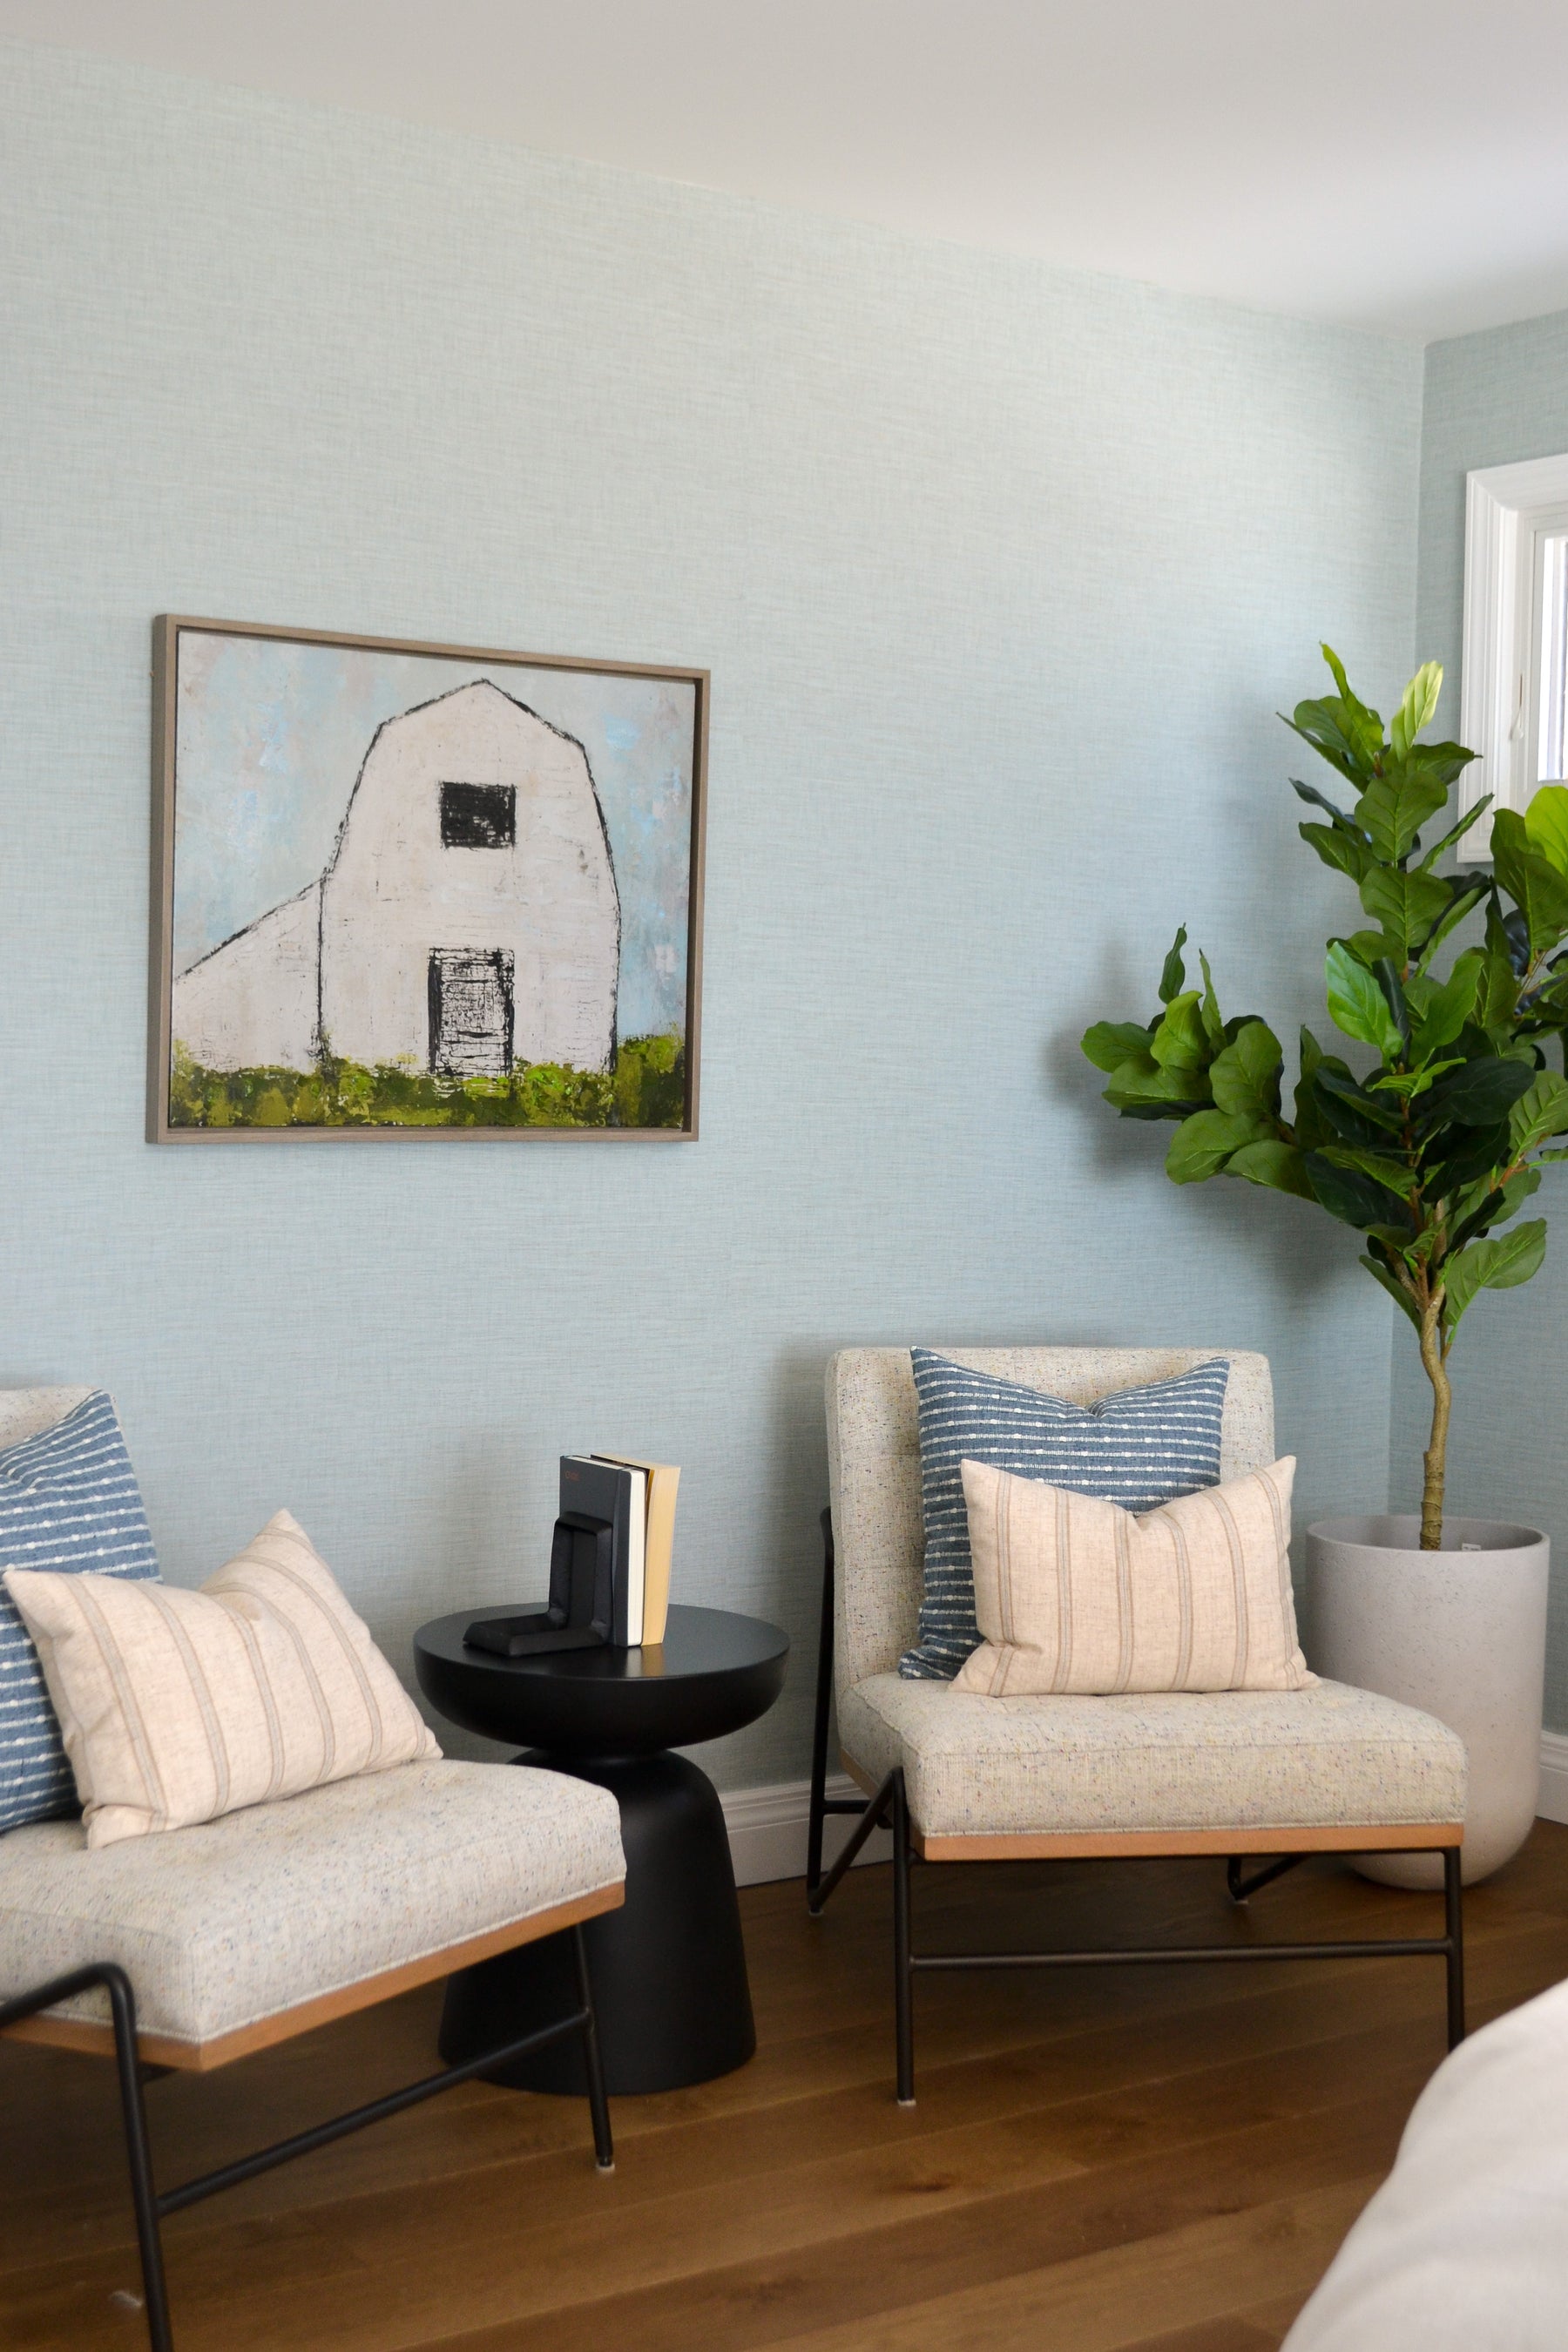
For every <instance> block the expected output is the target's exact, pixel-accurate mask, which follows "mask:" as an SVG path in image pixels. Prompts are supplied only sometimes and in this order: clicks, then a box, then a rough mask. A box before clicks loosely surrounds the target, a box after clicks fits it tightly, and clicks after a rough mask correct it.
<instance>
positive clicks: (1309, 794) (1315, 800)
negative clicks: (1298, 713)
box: [1285, 719, 1362, 841]
mask: <svg viewBox="0 0 1568 2352" xmlns="http://www.w3.org/2000/svg"><path fill="white" fill-rule="evenodd" d="M1285 723H1286V725H1287V726H1289V723H1290V722H1289V719H1287V720H1286V722H1285ZM1290 790H1291V791H1292V792H1293V793H1297V794H1298V795H1299V796H1300V799H1302V800H1304V801H1306V802H1307V803H1309V804H1310V806H1311V807H1313V808H1321V810H1322V812H1323V814H1324V815H1325V816H1327V817H1330V818H1331V820H1332V822H1333V824H1334V827H1335V829H1336V831H1338V832H1340V833H1352V834H1354V835H1355V837H1356V839H1357V840H1358V841H1359V840H1360V839H1361V838H1362V835H1361V828H1360V826H1359V825H1358V824H1356V821H1355V819H1354V817H1352V816H1347V815H1346V814H1345V812H1344V810H1343V809H1342V808H1341V807H1340V806H1339V804H1338V803H1337V802H1334V801H1331V800H1330V798H1329V796H1328V794H1327V793H1321V792H1320V791H1319V790H1318V787H1317V785H1316V784H1304V783H1303V782H1301V779H1300V776H1292V777H1291V779H1290Z"/></svg>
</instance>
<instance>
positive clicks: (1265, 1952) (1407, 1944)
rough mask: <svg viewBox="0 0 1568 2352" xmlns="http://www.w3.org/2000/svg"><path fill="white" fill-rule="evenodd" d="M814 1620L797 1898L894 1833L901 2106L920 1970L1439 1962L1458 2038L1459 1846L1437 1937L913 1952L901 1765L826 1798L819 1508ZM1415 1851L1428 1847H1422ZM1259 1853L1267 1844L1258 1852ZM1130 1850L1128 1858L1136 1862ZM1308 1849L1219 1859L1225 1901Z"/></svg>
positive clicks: (816, 1905)
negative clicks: (856, 1793)
mask: <svg viewBox="0 0 1568 2352" xmlns="http://www.w3.org/2000/svg"><path fill="white" fill-rule="evenodd" d="M822 1536H823V1576H822V1626H821V1632H820V1635H819V1638H818V1644H817V1662H816V1718H815V1723H814V1727H813V1741H812V1754H811V1810H810V1815H809V1828H808V1832H807V1843H806V1865H805V1899H806V1908H807V1909H808V1911H809V1912H810V1913H811V1916H812V1917H813V1918H814V1919H816V1918H820V1917H821V1916H822V1912H823V1908H824V1906H826V1903H827V1901H828V1898H829V1897H830V1896H831V1895H832V1894H833V1892H834V1889H835V1888H836V1887H837V1885H838V1883H839V1881H840V1880H841V1879H842V1878H843V1876H844V1874H845V1873H846V1872H847V1870H848V1869H849V1868H850V1866H851V1865H852V1864H853V1863H854V1862H855V1859H856V1857H857V1856H858V1853H860V1850H861V1848H862V1847H863V1846H864V1845H865V1843H866V1841H867V1839H868V1837H869V1836H870V1835H871V1833H872V1832H873V1831H874V1830H877V1829H879V1828H880V1827H882V1826H883V1825H884V1824H885V1825H886V1826H887V1827H888V1828H889V1829H890V1830H891V1832H892V1834H893V2015H894V2023H895V2039H896V2049H897V2061H898V2063H897V2095H898V2102H899V2105H900V2106H901V2107H912V2106H913V2105H914V2103H915V2055H914V1987H915V1978H916V1976H917V1975H918V1974H919V1973H920V1972H921V1970H922V1969H931V1970H947V1971H951V1970H952V1969H1061V1968H1091V1969H1101V1968H1121V1967H1124V1966H1128V1965H1132V1966H1137V1965H1139V1964H1142V1963H1151V1962H1165V1961H1173V1962H1180V1961H1193V1960H1364V1959H1411V1958H1430V1959H1440V1960H1441V1961H1442V1962H1443V1964H1444V1968H1445V1970H1446V1973H1447V1994H1448V2047H1449V2049H1450V2050H1453V2049H1456V2048H1457V2047H1458V2044H1459V2042H1462V2041H1463V2040H1464V2037H1465V1955H1464V1920H1463V1913H1462V1900H1461V1894H1460V1877H1459V1861H1460V1849H1459V1847H1458V1846H1457V1845H1451V1846H1442V1847H1439V1848H1437V1849H1436V1851H1437V1852H1439V1853H1441V1854H1442V1857H1443V1914H1444V1916H1443V1933H1442V1935H1441V1936H1431V1937H1407V1936H1402V1937H1380V1938H1378V1940H1377V1941H1375V1942H1372V1943H1363V1942H1336V1943H1310V1944H1282V1943H1268V1944H1156V1945H1151V1946H1129V1947H1123V1948H1119V1949H1117V1950H1114V1951H1105V1952H1097V1951H1081V1950H1076V1951H1049V1952H917V1951H916V1950H915V1949H914V1948H913V1932H912V1925H911V1916H910V1863H911V1861H916V1860H920V1859H922V1858H923V1857H921V1855H920V1854H919V1853H917V1852H916V1850H915V1847H914V1844H913V1841H912V1839H911V1836H910V1806H909V1798H908V1795H907V1794H906V1791H905V1788H904V1774H903V1768H902V1766H901V1765H900V1766H896V1767H895V1768H894V1769H893V1770H892V1771H891V1772H889V1774H888V1776H887V1778H886V1780H883V1782H882V1783H881V1786H880V1787H879V1789H878V1790H876V1792H875V1793H874V1794H873V1795H872V1796H870V1797H830V1796H829V1795H828V1794H827V1728H828V1721H829V1717H830V1713H831V1709H832V1703H833V1569H834V1558H833V1516H832V1513H831V1511H824V1512H823V1514H822ZM830 1813H848V1814H853V1815H855V1816H856V1817H857V1821H858V1825H857V1827H856V1829H855V1831H854V1832H853V1833H852V1834H851V1836H850V1838H849V1840H848V1842H847V1844H846V1846H845V1848H844V1850H843V1852H842V1853H840V1855H839V1856H838V1859H837V1862H836V1863H835V1864H834V1865H833V1867H832V1869H831V1870H830V1871H828V1872H827V1874H826V1876H825V1875H824V1874H823V1868H822V1838H823V1829H824V1826H825V1824H826V1819H827V1816H828V1815H829V1814H830ZM1420 1850H1421V1851H1424V1852H1426V1853H1431V1852H1432V1851H1433V1848H1431V1847H1430V1846H1427V1847H1426V1848H1423V1849H1420ZM1264 1851H1265V1852H1267V1848H1265V1849H1264ZM1377 1851H1378V1852H1380V1853H1405V1852H1411V1853H1414V1852H1415V1851H1417V1849H1415V1847H1399V1846H1381V1847H1379V1848H1378V1849H1377ZM1138 1858H1139V1857H1135V1856H1130V1857H1128V1859H1138ZM1308 1859H1309V1855H1308V1854H1307V1853H1285V1854H1280V1855H1279V1857H1278V1858H1277V1859H1276V1860H1273V1861H1270V1862H1268V1863H1267V1864H1265V1866H1264V1867H1263V1868H1262V1869H1261V1870H1258V1871H1255V1872H1253V1873H1252V1874H1250V1875H1248V1874H1247V1871H1246V1869H1245V1864H1244V1857H1243V1856H1242V1855H1240V1854H1232V1855H1231V1856H1230V1857H1229V1859H1228V1861H1227V1862H1226V1889H1227V1891H1228V1893H1229V1895H1230V1898H1231V1901H1232V1902H1233V1903H1238V1904H1239V1903H1246V1902H1247V1900H1248V1899H1249V1898H1250V1897H1251V1896H1252V1895H1255V1894H1256V1893H1257V1892H1258V1888H1259V1887H1262V1886H1267V1885H1269V1883H1270V1882H1271V1881H1272V1880H1274V1879H1276V1878H1279V1877H1282V1876H1283V1875H1284V1874H1285V1872H1286V1871H1288V1870H1294V1869H1295V1868H1296V1867H1297V1865H1298V1864H1300V1863H1303V1862H1305V1861H1307V1860H1308Z"/></svg>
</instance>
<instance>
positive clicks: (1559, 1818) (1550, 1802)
mask: <svg viewBox="0 0 1568 2352" xmlns="http://www.w3.org/2000/svg"><path fill="white" fill-rule="evenodd" d="M1535 1810H1536V1811H1537V1812H1538V1813H1539V1814H1540V1815H1541V1818H1542V1821H1546V1822H1568V1732H1562V1731H1543V1732H1542V1735H1541V1801H1540V1802H1539V1804H1538V1805H1537V1806H1536V1809H1535Z"/></svg>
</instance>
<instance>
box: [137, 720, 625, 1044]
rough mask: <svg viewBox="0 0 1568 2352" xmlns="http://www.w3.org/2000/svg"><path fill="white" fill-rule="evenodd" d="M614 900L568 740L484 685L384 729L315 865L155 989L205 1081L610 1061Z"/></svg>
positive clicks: (587, 793)
mask: <svg viewBox="0 0 1568 2352" xmlns="http://www.w3.org/2000/svg"><path fill="white" fill-rule="evenodd" d="M620 931H621V918H620V901H619V898H618V897H617V895H616V877H615V868H614V865H613V863H612V860H611V856H610V845H609V837H608V835H607V834H606V832H605V820H604V813H603V811H602V810H601V808H600V806H599V796H598V793H597V792H596V791H595V786H594V779H593V776H592V774H591V773H590V772H589V767H588V758H587V754H586V752H585V751H584V749H583V747H582V745H581V744H580V743H578V742H576V741H574V740H573V738H572V737H571V736H569V735H563V734H562V733H561V731H560V730H558V729H557V728H554V727H552V726H550V725H549V724H548V723H547V722H546V721H545V720H544V719H541V718H540V717H539V716H538V715H537V713H536V712H534V711H531V710H530V709H527V708H526V707H525V705H523V704H522V703H521V702H516V701H514V700H513V699H512V698H511V697H510V695H508V694H504V693H502V691H501V689H500V687H498V686H492V685H491V684H490V683H489V681H488V680H485V681H481V682H479V683H478V684H476V685H472V686H462V687H458V688H456V689H455V690H454V691H453V692H452V693H450V694H444V695H442V696H440V697H439V698H437V700H435V701H434V702H426V703H422V704H420V705H418V706H417V707H416V709H412V710H405V711H404V712H403V714H402V715H401V717H399V718H396V719H388V720H387V721H386V722H385V724H384V726H382V727H381V728H380V729H379V730H377V732H376V735H375V737H374V740H373V742H372V744H371V747H370V750H369V751H368V752H367V754H366V755H365V761H364V765H363V767H362V768H361V770H360V772H359V777H358V780H357V782H355V784H354V787H353V793H351V794H350V797H349V804H348V809H347V812H346V814H345V815H344V817H343V821H342V826H341V827H340V829H339V833H338V838H337V842H336V845H335V846H334V848H333V851H332V855H331V859H330V860H329V861H328V865H327V868H326V871H325V873H324V874H322V876H321V878H320V880H319V881H316V882H312V883H311V884H310V887H309V888H308V889H306V890H302V891H301V892H300V895H299V896H298V898H290V899H288V900H287V901H286V902H285V903H284V904H283V905H282V906H280V907H274V908H272V909H271V911H270V913H268V914H265V915H262V916H260V917H259V918H258V920H257V921H255V922H253V923H250V924H248V925H247V927H246V929H244V930H242V931H238V932H237V933H236V934H235V936H234V938H233V939H230V940H225V942H224V943H223V945H222V946H221V947H218V948H215V949H213V950H212V951H211V953H210V954H208V955H205V956H204V957H203V958H202V959H201V961H199V962H197V963H195V964H193V965H192V966H191V967H190V969H189V970H188V971H184V972H181V973H180V974H178V975H177V977H176V978H175V981H174V1021H173V1029H174V1044H175V1045H176V1046H179V1047H183V1048H184V1051H185V1052H186V1053H187V1054H189V1055H191V1056H192V1058H193V1059H194V1060H195V1061H197V1062H199V1063H201V1064H203V1065H204V1066H205V1067H206V1068H208V1069H212V1070H237V1069H254V1068H258V1067H273V1068H278V1067H281V1068H285V1069H300V1070H302V1069H309V1068H310V1066H312V1064H313V1063H314V1061H315V1059H316V1056H317V1055H318V1053H319V1052H320V1051H321V1049H322V1047H323V1046H324V1047H325V1049H326V1050H327V1051H328V1052H330V1053H331V1054H334V1055H339V1056H341V1057H342V1058H343V1059H345V1060H348V1061H353V1062H359V1063H363V1064H365V1065H369V1066H374V1065H375V1064H377V1063H386V1062H391V1063H399V1064H402V1065H403V1066H414V1067H416V1068H419V1069H425V1070H433V1071H436V1072H438V1073H442V1074H445V1075H449V1076H481V1075H500V1074H502V1073H504V1072H505V1071H507V1070H510V1068H511V1066H512V1065H513V1063H514V1062H560V1063H565V1064H567V1065H569V1066H571V1067H572V1068H574V1069H578V1070H605V1069H607V1068H608V1067H609V1066H610V1064H611V1061H612V1059H613V1057H614V1054H615V1042H616V982H617V979H618V975H619V969H620Z"/></svg>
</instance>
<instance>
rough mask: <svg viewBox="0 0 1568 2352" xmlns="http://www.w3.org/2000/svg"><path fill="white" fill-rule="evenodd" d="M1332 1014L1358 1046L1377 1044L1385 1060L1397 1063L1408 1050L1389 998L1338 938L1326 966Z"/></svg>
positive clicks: (1338, 1024)
mask: <svg viewBox="0 0 1568 2352" xmlns="http://www.w3.org/2000/svg"><path fill="white" fill-rule="evenodd" d="M1324 978H1325V981H1326V983H1327V987H1328V994H1329V1013H1330V1017H1331V1020H1332V1022H1333V1024H1334V1026H1335V1028H1336V1029H1342V1031H1343V1032H1344V1034H1345V1035H1346V1036H1347V1037H1353V1038H1354V1039H1355V1040H1356V1042H1357V1044H1358V1045H1373V1046H1375V1047H1376V1049H1377V1051H1378V1052H1379V1054H1381V1055H1382V1056H1383V1059H1384V1062H1397V1061H1399V1060H1400V1059H1401V1057H1402V1055H1403V1054H1404V1051H1405V1040H1404V1039H1403V1037H1401V1035H1400V1034H1399V1030H1398V1026H1397V1024H1396V1023H1395V1021H1394V1015H1393V1013H1391V1012H1390V1011H1389V1009H1388V999H1387V998H1386V997H1385V996H1384V992H1383V991H1382V989H1381V988H1380V987H1379V986H1378V984H1377V982H1376V981H1375V980H1374V979H1373V976H1372V974H1371V972H1370V971H1367V969H1366V966H1365V965H1364V964H1363V963H1358V962H1357V961H1356V959H1355V957H1354V956H1353V955H1352V954H1351V952H1350V950H1349V949H1348V948H1346V947H1345V946H1343V945H1342V943H1341V942H1340V941H1339V940H1335V942H1334V944H1333V946H1332V947H1331V949H1330V950H1329V952H1328V957H1327V959H1326V961H1325V965H1324Z"/></svg>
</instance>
